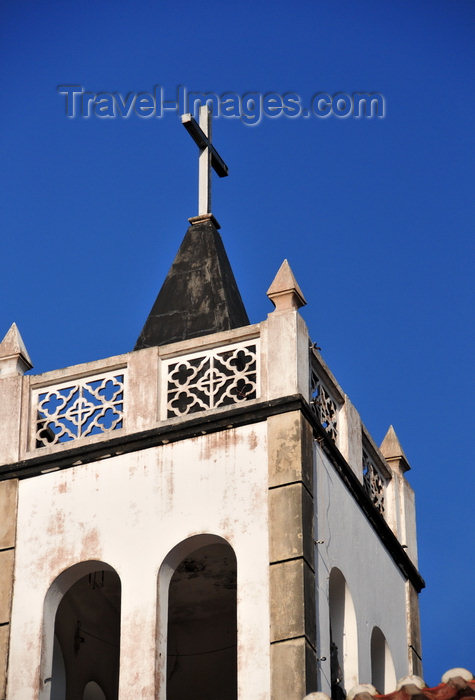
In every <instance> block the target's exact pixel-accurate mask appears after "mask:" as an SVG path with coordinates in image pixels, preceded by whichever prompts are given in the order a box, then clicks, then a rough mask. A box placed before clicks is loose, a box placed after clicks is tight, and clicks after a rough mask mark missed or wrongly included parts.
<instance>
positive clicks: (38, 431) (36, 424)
mask: <svg viewBox="0 0 475 700" xmlns="http://www.w3.org/2000/svg"><path fill="white" fill-rule="evenodd" d="M125 377H126V374H125V372H124V371H118V372H117V371H113V372H103V373H101V374H93V375H91V376H89V377H83V378H79V379H71V380H69V381H65V382H62V383H60V384H55V385H53V386H47V387H37V388H34V389H32V392H31V394H32V395H31V406H32V420H31V424H32V428H33V434H32V440H31V442H32V447H33V446H34V447H46V446H47V445H54V444H57V443H65V442H70V441H72V440H77V439H79V438H84V437H89V436H92V435H99V434H101V433H107V432H111V431H113V430H117V429H119V428H122V427H123V426H124V414H125V411H124V399H125V397H124V391H125Z"/></svg>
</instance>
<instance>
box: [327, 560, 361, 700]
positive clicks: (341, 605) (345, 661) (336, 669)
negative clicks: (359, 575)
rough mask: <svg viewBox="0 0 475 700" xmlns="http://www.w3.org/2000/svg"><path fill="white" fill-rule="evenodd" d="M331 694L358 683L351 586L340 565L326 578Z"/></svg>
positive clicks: (338, 692) (334, 694) (355, 629)
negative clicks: (327, 583)
mask: <svg viewBox="0 0 475 700" xmlns="http://www.w3.org/2000/svg"><path fill="white" fill-rule="evenodd" d="M329 607H330V640H331V651H330V657H331V666H332V696H333V697H334V698H338V697H342V696H343V695H344V693H343V692H342V691H343V689H345V690H346V691H348V690H349V689H350V688H352V687H353V686H355V685H357V684H358V627H357V622H356V611H355V606H354V603H353V597H352V595H351V592H350V589H349V587H348V584H347V582H346V579H345V577H344V576H343V574H342V572H341V571H340V569H337V568H336V567H334V568H333V569H332V570H331V572H330V580H329Z"/></svg>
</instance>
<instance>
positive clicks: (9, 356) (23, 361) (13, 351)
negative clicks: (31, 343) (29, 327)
mask: <svg viewBox="0 0 475 700" xmlns="http://www.w3.org/2000/svg"><path fill="white" fill-rule="evenodd" d="M32 367H33V364H32V362H31V360H30V356H29V354H28V350H27V349H26V347H25V343H24V342H23V338H22V337H21V335H20V331H19V330H18V328H17V325H16V323H12V325H11V326H10V328H9V330H8V332H7V334H6V335H5V337H4V338H3V340H2V342H1V343H0V378H3V377H11V376H14V375H17V374H25V372H27V371H28V370H29V369H31V368H32Z"/></svg>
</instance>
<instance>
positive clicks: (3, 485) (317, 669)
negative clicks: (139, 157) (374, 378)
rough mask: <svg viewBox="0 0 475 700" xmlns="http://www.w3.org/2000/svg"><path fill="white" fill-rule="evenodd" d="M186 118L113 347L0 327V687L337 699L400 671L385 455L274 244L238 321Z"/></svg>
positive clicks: (399, 607)
mask: <svg viewBox="0 0 475 700" xmlns="http://www.w3.org/2000/svg"><path fill="white" fill-rule="evenodd" d="M184 124H185V126H186V128H187V130H188V131H189V132H190V133H191V135H192V136H193V138H194V140H195V142H196V143H197V144H198V147H199V149H200V157H199V158H200V160H199V171H200V192H199V210H198V216H196V217H193V218H192V219H190V226H189V228H188V230H187V232H186V235H185V237H184V239H183V242H182V244H181V246H180V248H179V250H178V253H177V255H176V257H175V260H174V262H173V264H172V266H171V268H170V271H169V273H168V275H167V277H166V279H165V281H164V283H163V285H162V287H161V290H160V292H159V294H158V296H157V299H156V301H155V303H154V304H153V306H152V309H151V311H150V314H149V316H148V318H147V319H146V320H145V324H144V327H143V330H142V332H141V333H140V335H139V338H138V340H137V342H136V345H135V348H134V350H133V351H131V352H129V353H126V354H123V355H117V356H114V357H109V358H106V359H103V360H97V361H93V362H89V363H84V364H80V365H75V366H73V367H66V368H62V369H58V370H54V371H51V372H47V373H44V374H39V375H35V374H30V373H25V372H29V370H30V369H31V367H32V365H31V361H30V359H29V356H28V352H27V350H26V347H25V345H24V343H23V341H22V339H21V336H20V334H19V332H18V329H17V328H16V326H15V325H13V326H12V327H11V328H10V330H9V331H8V332H7V335H6V336H5V338H4V340H3V341H2V343H1V344H0V479H1V481H0V513H1V514H2V527H1V529H0V559H1V561H0V614H1V619H0V700H3V699H4V698H6V700H32V699H34V700H98V699H103V698H107V700H130V699H131V698H134V700H135V699H136V698H140V699H141V700H189V698H190V697H191V696H193V697H194V698H197V700H198V699H199V700H302V699H303V697H304V696H305V695H306V694H308V693H313V692H316V691H323V692H326V693H328V694H331V695H332V696H333V697H334V698H344V697H345V694H346V693H347V692H348V691H349V690H350V689H351V688H352V687H353V686H355V685H357V684H358V683H363V682H367V683H369V682H373V681H377V683H378V686H384V687H378V689H379V690H380V691H381V692H385V691H386V690H387V688H389V687H390V685H391V683H392V681H393V677H394V678H400V677H401V676H404V675H407V674H411V673H419V672H420V658H421V648H420V639H419V620H418V603H417V594H418V592H419V591H420V590H421V588H422V587H423V586H424V582H423V580H422V578H421V576H420V574H419V572H418V570H417V549H416V530H415V510H414V498H413V493H412V490H411V488H410V486H409V484H408V483H407V481H406V479H405V472H406V471H407V469H408V468H409V464H408V462H407V459H406V457H405V455H404V452H403V451H402V448H401V447H400V444H399V441H398V439H397V437H396V435H395V432H394V429H392V428H391V429H390V430H389V432H388V435H387V436H386V438H385V440H384V441H383V444H382V445H381V448H378V446H377V445H376V444H375V442H374V441H373V439H372V437H371V435H370V434H369V432H368V431H367V429H366V427H365V426H364V424H363V422H362V420H361V418H360V416H359V414H358V412H357V410H356V409H355V407H354V406H353V404H352V403H351V401H350V399H349V397H348V396H347V395H346V394H345V393H344V391H343V389H342V388H341V387H340V385H339V384H338V382H337V380H336V379H335V377H334V376H333V374H332V372H331V370H330V369H329V367H328V366H327V364H326V363H325V361H324V360H323V358H322V356H321V355H320V353H319V351H318V350H317V349H316V348H315V346H314V344H313V343H312V342H311V340H310V336H309V332H308V330H307V327H306V324H305V322H304V320H303V318H302V316H301V315H300V311H299V309H300V308H301V307H302V306H303V305H305V304H306V303H307V302H306V299H305V296H304V293H303V292H302V290H301V289H300V287H299V284H298V282H297V280H296V279H295V276H294V274H293V272H292V269H291V267H290V265H289V263H288V262H287V260H285V261H284V262H283V263H282V266H281V267H280V269H279V271H278V272H277V274H276V277H275V279H274V280H273V282H272V283H271V284H270V287H269V289H268V291H267V296H268V298H269V300H270V302H271V303H272V304H273V306H274V309H273V310H272V311H271V312H270V313H269V314H268V315H267V317H266V318H264V319H263V320H261V321H260V322H258V323H253V324H251V323H249V319H248V316H247V313H246V311H245V308H244V304H243V302H242V299H241V295H240V293H239V290H238V287H237V284H236V280H235V278H234V275H233V272H232V269H231V265H230V263H229V260H228V257H227V255H226V251H225V248H224V245H223V242H222V239H221V236H220V234H219V230H218V229H219V224H218V223H217V221H216V219H215V217H214V216H213V214H212V213H211V207H210V173H211V168H214V169H215V170H217V172H218V174H227V166H226V165H225V164H224V162H223V161H222V159H221V157H220V156H219V154H218V153H217V151H216V150H215V148H214V146H213V145H212V143H211V131H210V117H209V114H208V111H207V110H206V111H204V110H202V112H201V115H200V124H199V125H198V124H197V123H196V122H194V120H193V119H192V118H191V117H190V118H188V117H186V118H184ZM258 283H259V282H258ZM259 284H260V283H259ZM266 286H267V284H266V285H264V284H263V287H262V288H263V292H264V290H265V288H266ZM307 295H308V297H309V300H310V303H312V298H314V297H315V296H316V294H315V293H312V290H307ZM375 400H382V397H375ZM190 689H192V690H190Z"/></svg>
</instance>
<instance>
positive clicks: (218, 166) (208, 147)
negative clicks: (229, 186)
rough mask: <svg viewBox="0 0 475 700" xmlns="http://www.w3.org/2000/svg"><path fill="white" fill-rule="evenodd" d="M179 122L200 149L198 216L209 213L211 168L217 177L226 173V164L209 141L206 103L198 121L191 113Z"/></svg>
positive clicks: (209, 121)
mask: <svg viewBox="0 0 475 700" xmlns="http://www.w3.org/2000/svg"><path fill="white" fill-rule="evenodd" d="M181 123H182V124H183V126H184V127H185V129H186V130H187V131H188V133H189V134H190V135H191V137H192V138H193V141H194V142H195V143H196V145H197V146H198V148H199V149H200V157H199V162H198V216H201V215H202V214H211V168H212V167H213V168H214V170H215V171H216V172H217V173H218V175H219V177H226V175H228V166H227V165H226V163H225V162H224V160H223V159H222V158H221V156H220V155H219V153H218V151H217V150H216V149H215V147H214V146H213V144H212V143H211V112H210V110H209V107H208V105H203V106H201V107H200V123H199V124H197V122H196V121H195V120H194V119H193V117H192V116H191V114H182V116H181Z"/></svg>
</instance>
